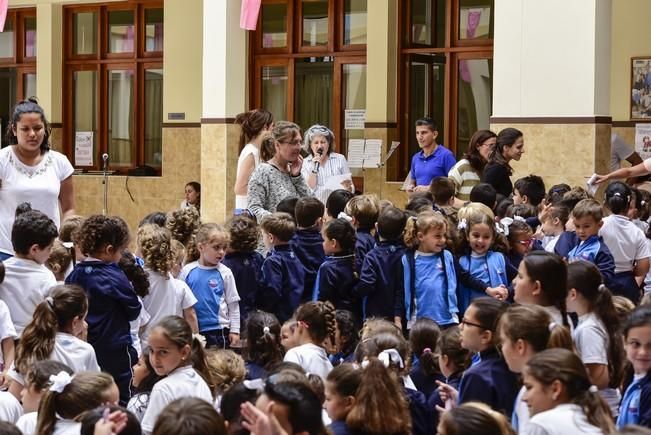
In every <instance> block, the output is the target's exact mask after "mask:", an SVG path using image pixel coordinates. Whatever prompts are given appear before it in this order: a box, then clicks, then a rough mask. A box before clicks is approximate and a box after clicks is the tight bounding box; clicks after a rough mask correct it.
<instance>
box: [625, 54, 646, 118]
mask: <svg viewBox="0 0 651 435" xmlns="http://www.w3.org/2000/svg"><path fill="white" fill-rule="evenodd" d="M630 92H631V93H630V98H631V119H651V57H649V56H646V57H634V58H632V59H631V89H630Z"/></svg>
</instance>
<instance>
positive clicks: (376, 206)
mask: <svg viewBox="0 0 651 435" xmlns="http://www.w3.org/2000/svg"><path fill="white" fill-rule="evenodd" d="M344 212H345V213H346V215H347V216H348V217H350V223H351V224H352V225H353V227H354V228H355V231H356V232H357V239H356V241H355V268H356V270H362V264H363V262H364V257H366V254H367V253H368V252H369V251H370V250H371V249H373V247H374V246H375V243H376V242H377V240H376V238H375V235H374V234H373V230H374V229H375V223H376V222H377V218H378V216H379V214H380V200H379V199H378V197H377V196H375V195H358V196H354V197H352V198H351V199H350V201H348V203H347V204H346V208H345V210H344Z"/></svg>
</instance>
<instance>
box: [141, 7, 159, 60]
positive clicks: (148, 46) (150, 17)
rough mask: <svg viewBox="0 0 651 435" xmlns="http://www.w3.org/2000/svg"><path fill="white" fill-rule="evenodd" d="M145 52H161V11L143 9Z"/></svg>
mask: <svg viewBox="0 0 651 435" xmlns="http://www.w3.org/2000/svg"><path fill="white" fill-rule="evenodd" d="M145 51H163V9H161V8H158V9H145Z"/></svg>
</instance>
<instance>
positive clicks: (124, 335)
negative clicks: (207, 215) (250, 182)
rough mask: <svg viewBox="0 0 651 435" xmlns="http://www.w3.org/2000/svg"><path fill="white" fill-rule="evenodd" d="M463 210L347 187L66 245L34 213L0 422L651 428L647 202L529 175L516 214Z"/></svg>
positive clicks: (26, 225)
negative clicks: (548, 184) (263, 209)
mask: <svg viewBox="0 0 651 435" xmlns="http://www.w3.org/2000/svg"><path fill="white" fill-rule="evenodd" d="M469 197H470V199H471V201H470V202H468V203H466V204H464V206H463V207H461V208H460V209H455V208H453V205H454V204H455V187H454V184H453V183H452V182H451V181H450V180H448V179H447V178H444V177H438V178H435V179H434V180H433V181H432V183H431V192H429V193H423V192H419V193H414V194H413V195H412V196H411V197H410V200H409V203H408V204H407V205H406V206H405V209H401V208H399V207H397V206H396V205H394V204H391V203H389V202H388V201H386V200H384V201H380V200H378V198H377V197H375V196H373V195H356V196H352V195H351V194H350V192H347V191H343V190H342V191H335V192H333V193H332V194H331V196H330V198H329V199H328V201H327V203H326V206H325V207H324V205H323V204H322V203H321V202H320V201H318V200H316V199H314V198H301V199H298V200H287V201H283V202H282V203H281V204H280V205H279V207H278V208H279V210H281V211H278V212H275V213H271V214H270V215H268V216H266V217H265V218H264V219H263V220H262V221H261V222H256V221H255V220H254V219H252V218H250V217H248V216H247V215H246V214H241V215H238V216H235V217H233V218H232V219H230V220H229V221H228V222H226V223H225V224H224V225H220V224H217V223H206V222H201V221H200V217H199V214H198V213H197V210H196V209H195V208H194V207H188V208H183V209H180V210H175V211H172V212H170V213H167V214H165V213H161V212H157V213H152V214H150V215H148V216H147V217H145V218H144V219H143V221H142V222H141V223H140V225H139V227H138V228H137V229H134V230H133V231H130V229H129V228H128V227H127V224H126V223H125V222H124V220H123V219H121V218H120V217H117V216H102V215H93V216H88V217H86V218H83V217H80V216H73V217H69V218H68V219H66V220H65V221H64V222H62V225H61V228H60V231H57V227H56V225H55V224H54V222H53V221H52V220H51V219H49V218H48V217H47V216H46V215H44V214H43V213H41V212H40V211H38V210H32V209H31V207H30V206H29V204H22V205H21V206H20V207H19V208H18V210H17V211H16V219H15V223H14V225H13V229H12V243H13V248H14V252H15V255H14V256H13V257H11V258H9V259H7V260H5V261H4V262H3V263H0V264H1V265H2V268H1V269H0V270H1V272H2V273H1V274H0V278H2V279H1V282H0V348H1V351H2V358H1V361H2V373H1V379H0V382H1V385H2V387H3V388H4V390H6V391H2V392H0V420H2V421H3V422H7V424H13V425H15V426H16V427H17V428H18V430H20V431H22V433H23V434H39V435H46V434H80V433H93V431H95V433H111V431H113V432H115V433H125V434H140V433H145V434H179V433H183V434H200V433H201V434H203V433H218V434H222V433H223V434H225V433H229V434H244V433H249V432H250V433H254V434H280V433H287V434H292V433H309V434H325V433H332V434H335V435H339V434H342V435H343V434H410V433H413V434H433V433H439V434H446V435H452V434H484V433H485V434H512V433H521V434H532V435H534V434H535V435H543V434H546V435H552V434H567V433H576V434H608V433H613V432H614V431H616V430H626V431H628V432H625V433H646V432H644V429H643V428H644V427H646V428H649V429H651V378H650V376H651V373H650V370H651V305H650V304H649V302H651V297H650V296H648V295H644V289H645V282H647V283H648V282H649V279H648V278H647V275H648V274H649V259H650V258H651V248H650V246H651V241H649V240H650V239H649V238H647V234H649V232H648V223H647V220H648V219H649V211H648V210H646V207H648V204H649V201H645V200H642V199H641V198H647V196H645V194H643V193H641V192H640V191H636V190H635V189H631V188H629V187H628V186H627V185H626V184H624V183H619V182H615V183H612V184H611V185H609V186H608V187H607V189H606V191H605V197H604V205H603V206H602V205H601V204H600V203H599V202H598V201H596V200H595V199H594V198H592V197H591V196H590V194H589V193H588V192H587V191H585V190H583V189H581V188H571V187H570V186H567V185H557V186H553V187H552V188H551V189H550V190H549V191H546V190H545V186H544V183H543V181H542V179H541V178H540V177H537V176H533V175H532V176H528V177H524V178H522V179H520V180H518V181H516V183H515V184H514V194H513V197H512V199H511V198H502V197H500V195H498V194H496V192H495V190H494V189H493V188H492V187H491V186H490V185H485V184H479V185H477V186H475V187H474V188H473V189H472V191H471V192H470V195H469ZM647 199H648V198H647ZM605 215H607V216H605ZM604 216H605V217H604ZM649 235H650V236H651V234H649ZM650 238H651V237H650ZM260 241H262V244H263V245H264V251H262V249H261V243H260ZM129 249H132V250H133V252H130V251H129ZM118 405H120V406H118ZM2 424H3V425H4V424H5V423H2ZM635 427H638V429H634V428H635ZM14 429H15V428H14ZM5 430H6V432H4V431H5ZM635 430H638V432H634V431H635ZM0 432H1V433H12V432H11V431H10V429H5V428H4V426H3V427H0ZM16 433H19V432H16ZM623 433H624V432H623Z"/></svg>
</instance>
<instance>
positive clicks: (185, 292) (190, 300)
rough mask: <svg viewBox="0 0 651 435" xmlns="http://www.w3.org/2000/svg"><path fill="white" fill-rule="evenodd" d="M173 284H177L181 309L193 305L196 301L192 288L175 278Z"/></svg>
mask: <svg viewBox="0 0 651 435" xmlns="http://www.w3.org/2000/svg"><path fill="white" fill-rule="evenodd" d="M174 284H175V285H176V286H177V288H178V290H179V293H180V296H181V310H185V309H188V308H191V307H194V306H195V305H196V303H197V298H196V297H195V296H194V293H192V289H190V287H189V286H188V285H187V284H186V283H185V281H181V280H180V279H175V280H174Z"/></svg>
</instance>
